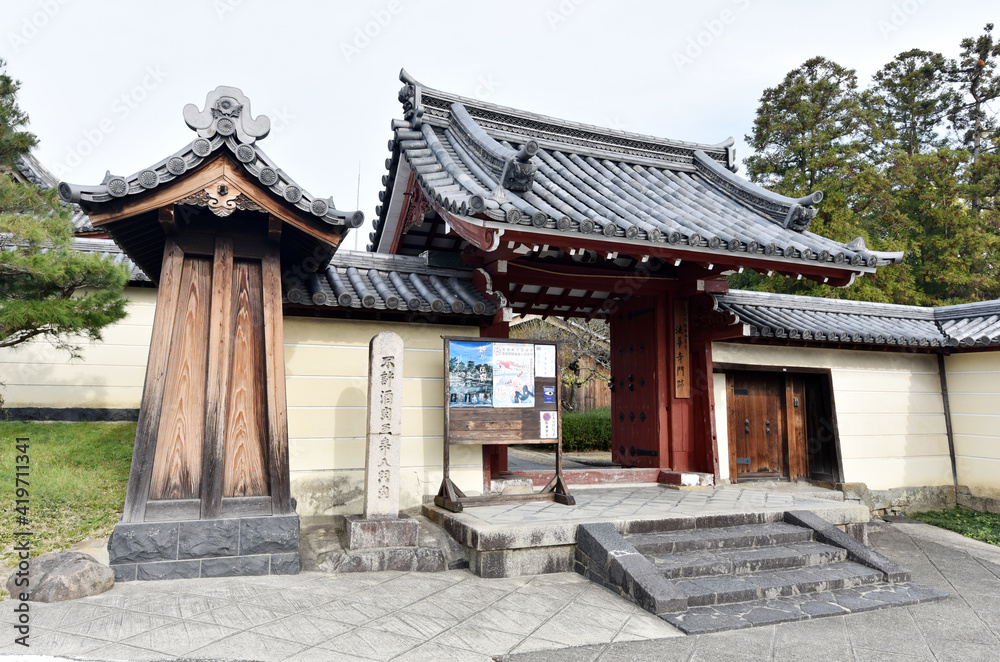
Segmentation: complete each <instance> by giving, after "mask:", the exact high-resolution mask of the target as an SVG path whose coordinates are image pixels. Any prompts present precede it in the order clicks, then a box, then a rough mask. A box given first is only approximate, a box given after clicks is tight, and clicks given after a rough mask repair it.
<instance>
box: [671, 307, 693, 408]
mask: <svg viewBox="0 0 1000 662" xmlns="http://www.w3.org/2000/svg"><path fill="white" fill-rule="evenodd" d="M674 397H675V398H690V397H691V342H690V335H689V330H688V304H687V301H674Z"/></svg>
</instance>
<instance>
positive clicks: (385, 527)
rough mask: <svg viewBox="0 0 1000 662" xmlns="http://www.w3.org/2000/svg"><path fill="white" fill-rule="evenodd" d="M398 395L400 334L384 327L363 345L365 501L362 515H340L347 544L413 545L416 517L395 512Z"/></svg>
mask: <svg viewBox="0 0 1000 662" xmlns="http://www.w3.org/2000/svg"><path fill="white" fill-rule="evenodd" d="M402 400H403V339H402V338H400V337H399V336H398V335H396V334H395V333H393V332H391V331H384V332H382V333H379V334H378V335H376V336H375V337H374V338H372V340H371V343H369V346H368V428H367V443H368V447H367V451H366V453H365V503H364V511H363V514H362V515H347V516H346V517H345V518H344V530H345V532H346V534H347V535H346V537H347V547H348V549H352V550H353V549H370V548H382V547H415V546H416V545H417V530H418V525H417V521H416V520H414V519H411V518H410V517H408V516H406V515H400V514H399V454H400V453H399V451H400V443H401V435H400V430H401V428H402V421H403V413H402V412H403V408H402Z"/></svg>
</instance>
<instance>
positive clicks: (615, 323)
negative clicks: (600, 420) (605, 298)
mask: <svg viewBox="0 0 1000 662" xmlns="http://www.w3.org/2000/svg"><path fill="white" fill-rule="evenodd" d="M656 333H657V324H656V302H655V301H654V300H653V299H652V298H649V297H643V298H636V299H632V300H631V301H627V302H622V304H621V306H620V308H619V310H618V312H616V313H615V315H614V318H613V319H612V323H611V352H612V355H611V372H612V374H611V377H612V380H613V383H612V385H611V439H612V441H611V459H612V462H615V463H617V464H620V465H622V466H623V467H659V466H660V457H659V449H660V439H659V436H660V433H659V430H658V427H657V417H656V407H657V400H658V399H657V392H656V389H657V369H658V366H659V360H658V358H657V352H656V340H657V339H656Z"/></svg>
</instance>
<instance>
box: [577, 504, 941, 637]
mask: <svg viewBox="0 0 1000 662" xmlns="http://www.w3.org/2000/svg"><path fill="white" fill-rule="evenodd" d="M715 523H717V522H705V524H709V525H707V526H699V525H698V522H697V520H696V521H695V528H689V529H680V530H667V531H651V532H647V533H634V534H628V535H625V536H622V535H620V534H619V533H618V532H617V531H616V530H615V529H614V528H612V526H611V525H610V524H605V523H602V524H584V525H581V526H580V528H579V531H578V533H577V546H576V550H575V555H576V564H575V568H576V571H577V572H579V573H581V574H583V575H584V576H586V577H588V578H590V579H592V580H594V581H596V582H598V583H600V584H602V585H604V586H605V587H607V588H609V589H611V590H612V591H615V592H617V593H619V594H621V595H623V596H625V597H627V598H629V599H631V600H632V601H634V602H635V603H636V604H638V605H640V606H641V607H643V608H644V609H647V610H648V611H651V612H653V613H654V614H657V615H658V616H660V617H661V618H663V619H664V620H666V621H667V622H669V623H671V624H672V625H674V626H676V627H677V628H679V629H680V630H682V631H683V632H685V633H688V634H700V633H705V632H718V631H721V630H733V629H739V628H747V627H754V626H757V625H769V624H773V623H782V622H788V621H799V620H805V619H808V618H817V617H820V616H834V615H843V614H849V613H852V612H857V611H867V610H871V609H881V608H884V607H891V606H898V605H909V604H916V603H918V602H925V601H928V600H936V599H940V598H943V597H947V594H946V593H943V592H941V591H938V590H936V589H932V588H928V587H926V586H922V585H919V584H914V583H910V573H909V571H908V570H906V569H905V568H903V567H901V566H899V565H898V564H896V563H894V562H893V561H891V560H889V559H887V558H886V557H884V556H882V555H881V554H878V553H877V552H875V551H874V550H873V549H871V548H870V547H868V546H866V545H864V544H862V543H860V542H858V541H857V540H855V539H854V538H853V537H851V536H849V535H847V534H846V533H844V532H842V531H840V530H839V529H837V528H836V527H834V526H833V525H832V524H829V523H828V522H826V520H823V519H822V518H820V517H819V516H817V515H815V514H813V513H811V512H804V511H803V512H790V513H785V514H784V516H783V519H780V520H778V521H770V522H760V523H744V524H735V525H730V526H711V525H710V524H715ZM663 526H664V528H666V527H669V526H670V524H669V523H668V522H666V521H665V522H664V523H663Z"/></svg>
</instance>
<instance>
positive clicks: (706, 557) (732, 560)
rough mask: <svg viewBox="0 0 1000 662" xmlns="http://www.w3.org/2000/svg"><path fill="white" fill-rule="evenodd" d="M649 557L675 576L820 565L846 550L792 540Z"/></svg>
mask: <svg viewBox="0 0 1000 662" xmlns="http://www.w3.org/2000/svg"><path fill="white" fill-rule="evenodd" d="M650 560H652V561H653V563H654V564H655V565H656V568H657V570H659V571H660V573H661V574H662V575H663V576H664V577H666V578H667V579H675V578H679V577H708V576H714V575H728V574H735V575H744V574H748V573H753V572H760V571H762V570H781V569H786V568H802V567H807V566H821V565H824V564H827V563H836V562H839V561H845V560H847V550H845V549H843V548H840V547H834V546H832V545H825V544H823V543H819V542H795V543H788V544H784V545H773V546H766V547H741V548H736V549H715V550H711V549H709V550H697V551H693V552H679V553H674V554H655V555H651V556H650Z"/></svg>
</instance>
